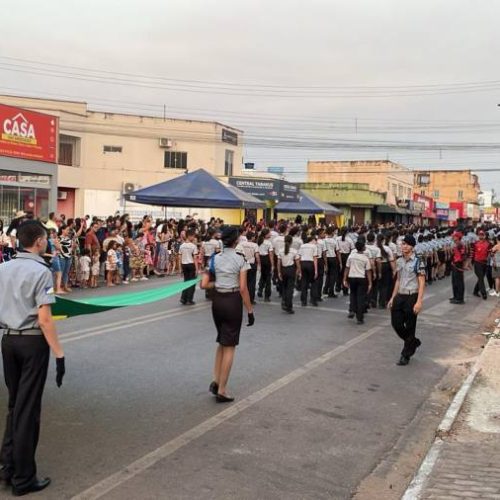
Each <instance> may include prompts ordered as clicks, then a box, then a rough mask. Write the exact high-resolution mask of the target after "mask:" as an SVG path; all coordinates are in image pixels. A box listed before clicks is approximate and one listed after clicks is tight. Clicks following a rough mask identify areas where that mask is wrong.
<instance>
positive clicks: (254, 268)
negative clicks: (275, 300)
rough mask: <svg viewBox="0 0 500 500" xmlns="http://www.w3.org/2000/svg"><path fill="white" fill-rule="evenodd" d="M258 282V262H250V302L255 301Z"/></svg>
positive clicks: (248, 284) (248, 273) (248, 274)
mask: <svg viewBox="0 0 500 500" xmlns="http://www.w3.org/2000/svg"><path fill="white" fill-rule="evenodd" d="M256 283H257V264H256V263H255V262H254V263H253V264H250V269H249V270H248V271H247V288H248V293H249V295H250V302H255V286H256Z"/></svg>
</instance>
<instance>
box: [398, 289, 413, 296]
mask: <svg viewBox="0 0 500 500" xmlns="http://www.w3.org/2000/svg"><path fill="white" fill-rule="evenodd" d="M417 293H418V290H398V295H415V294H417Z"/></svg>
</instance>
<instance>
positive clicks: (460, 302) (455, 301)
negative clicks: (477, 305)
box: [450, 299, 465, 304]
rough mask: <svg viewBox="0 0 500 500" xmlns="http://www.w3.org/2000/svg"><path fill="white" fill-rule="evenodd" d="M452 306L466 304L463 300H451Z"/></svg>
mask: <svg viewBox="0 0 500 500" xmlns="http://www.w3.org/2000/svg"><path fill="white" fill-rule="evenodd" d="M450 304H465V301H463V300H457V299H450Z"/></svg>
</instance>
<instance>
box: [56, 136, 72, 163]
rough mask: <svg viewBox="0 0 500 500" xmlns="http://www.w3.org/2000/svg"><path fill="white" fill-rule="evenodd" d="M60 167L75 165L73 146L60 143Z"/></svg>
mask: <svg viewBox="0 0 500 500" xmlns="http://www.w3.org/2000/svg"><path fill="white" fill-rule="evenodd" d="M59 165H68V166H70V167H71V166H72V165H73V144H70V143H65V142H60V143H59Z"/></svg>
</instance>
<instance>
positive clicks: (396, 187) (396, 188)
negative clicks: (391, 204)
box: [392, 184, 398, 196]
mask: <svg viewBox="0 0 500 500" xmlns="http://www.w3.org/2000/svg"><path fill="white" fill-rule="evenodd" d="M392 194H393V195H394V196H397V195H398V186H397V185H396V184H393V185H392Z"/></svg>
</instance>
